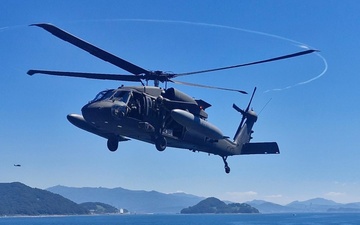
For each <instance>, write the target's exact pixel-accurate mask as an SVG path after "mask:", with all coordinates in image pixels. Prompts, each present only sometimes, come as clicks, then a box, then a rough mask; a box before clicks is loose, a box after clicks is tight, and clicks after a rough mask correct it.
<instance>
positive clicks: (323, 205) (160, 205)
mask: <svg viewBox="0 0 360 225" xmlns="http://www.w3.org/2000/svg"><path fill="white" fill-rule="evenodd" d="M46 190H49V191H52V192H55V193H57V194H60V195H62V196H64V197H66V198H69V199H71V200H72V201H74V202H76V203H82V202H103V203H106V204H110V205H113V206H115V207H117V208H126V209H128V210H129V211H130V212H134V213H179V212H180V211H181V210H182V209H184V208H187V207H189V206H193V205H195V204H197V203H199V202H200V201H202V200H204V199H205V197H199V196H196V195H192V194H187V193H177V192H176V193H171V194H165V193H161V192H157V191H144V190H129V189H125V188H121V187H117V188H104V187H98V188H96V187H82V188H79V187H76V188H75V187H66V186H62V185H57V186H54V187H50V188H47V189H46ZM83 191H84V192H85V193H84V192H83ZM97 191H99V192H100V193H98V192H97ZM107 192H112V193H111V194H110V195H108V196H106V195H107V194H106V193H107ZM89 195H90V197H89ZM95 196H97V197H95ZM121 196H123V197H121ZM149 196H150V197H149ZM121 198H122V200H119V199H121ZM225 202H229V201H225ZM229 203H231V202H229ZM245 203H247V204H249V205H251V206H252V207H254V208H257V209H258V210H259V211H260V213H301V212H344V211H345V212H346V211H360V202H354V203H347V204H342V203H336V202H334V201H332V200H328V199H324V198H313V199H309V200H306V201H293V202H291V203H289V204H286V205H280V204H276V203H272V202H267V201H264V200H253V201H248V202H245Z"/></svg>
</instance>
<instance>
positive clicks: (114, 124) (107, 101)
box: [69, 87, 238, 156]
mask: <svg viewBox="0 0 360 225" xmlns="http://www.w3.org/2000/svg"><path fill="white" fill-rule="evenodd" d="M171 92H172V96H170V94H169V92H168V93H166V91H165V90H163V89H161V88H158V87H120V88H118V89H111V90H106V91H102V92H100V93H99V94H98V95H97V96H96V97H95V99H94V100H92V101H90V102H89V103H88V104H86V105H85V106H84V107H83V108H82V116H83V121H82V124H80V123H77V122H76V121H75V122H74V120H75V119H74V118H72V121H71V120H70V119H69V120H70V122H72V123H73V124H74V125H76V126H78V127H80V128H82V129H84V130H87V131H89V129H90V128H91V127H93V129H90V132H92V133H95V134H98V135H100V136H102V137H107V136H106V135H108V136H109V138H110V136H114V137H118V140H119V141H121V140H122V139H123V138H124V137H125V138H131V139H137V140H140V141H144V142H148V143H151V144H154V143H155V139H156V135H157V132H158V131H159V130H160V131H161V135H162V136H163V137H164V138H166V140H167V146H168V147H175V148H182V149H189V150H192V151H202V152H207V153H211V154H216V155H220V156H227V155H235V154H237V153H236V148H237V146H238V145H237V144H236V143H234V142H233V141H230V140H229V139H228V138H227V137H224V136H223V135H222V133H221V131H220V130H219V129H218V128H216V127H215V126H214V125H212V124H210V123H209V122H208V121H207V120H206V117H207V114H206V113H204V111H203V110H202V109H201V106H199V105H197V102H196V101H195V100H194V99H192V98H191V97H189V96H187V95H185V94H184V93H181V92H179V91H178V90H174V89H173V90H171ZM169 98H171V99H169ZM164 99H165V100H164ZM187 107H190V108H191V110H189V109H187ZM196 107H198V109H196ZM190 111H193V112H194V114H193V113H191V112H190ZM204 115H206V117H205V116H204ZM77 117H79V116H78V115H77ZM84 122H86V123H84ZM84 126H86V127H84ZM86 128H87V129H86Z"/></svg>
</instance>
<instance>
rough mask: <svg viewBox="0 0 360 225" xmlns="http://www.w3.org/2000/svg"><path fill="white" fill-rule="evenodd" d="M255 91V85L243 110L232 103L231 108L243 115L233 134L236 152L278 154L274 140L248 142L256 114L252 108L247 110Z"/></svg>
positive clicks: (244, 153) (242, 153)
mask: <svg viewBox="0 0 360 225" xmlns="http://www.w3.org/2000/svg"><path fill="white" fill-rule="evenodd" d="M255 91H256V87H255V88H254V91H253V93H252V96H251V98H250V102H249V104H248V106H247V107H246V109H245V110H242V109H240V108H239V107H238V106H236V105H235V104H233V108H234V109H235V110H236V111H238V112H240V113H241V114H242V116H243V117H242V119H241V122H240V124H239V127H238V129H237V131H236V133H235V136H234V143H236V144H237V146H238V149H237V152H238V153H237V154H240V155H248V154H278V153H280V151H279V147H278V145H277V143H276V142H260V143H249V142H250V140H251V139H252V137H251V134H252V133H253V130H252V128H253V126H254V124H255V122H256V121H257V118H258V116H257V115H256V113H255V112H254V111H253V110H249V108H250V104H251V102H252V99H253V97H254V94H255Z"/></svg>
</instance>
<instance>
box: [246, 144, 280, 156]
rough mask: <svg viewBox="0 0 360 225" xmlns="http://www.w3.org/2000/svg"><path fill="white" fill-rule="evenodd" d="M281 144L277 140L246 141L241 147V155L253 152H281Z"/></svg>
mask: <svg viewBox="0 0 360 225" xmlns="http://www.w3.org/2000/svg"><path fill="white" fill-rule="evenodd" d="M279 153H280V150H279V146H278V144H277V143H276V142H258V143H246V144H244V146H243V148H242V149H241V153H240V155H252V154H279Z"/></svg>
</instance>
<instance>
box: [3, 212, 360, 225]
mask: <svg viewBox="0 0 360 225" xmlns="http://www.w3.org/2000/svg"><path fill="white" fill-rule="evenodd" d="M2 224H6V225H265V224H266V225H318V224H323V225H360V213H336V214H332V213H301V214H236V215H234V214H232V215H226V214H221V215H105V216H49V217H1V218H0V225H2Z"/></svg>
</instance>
